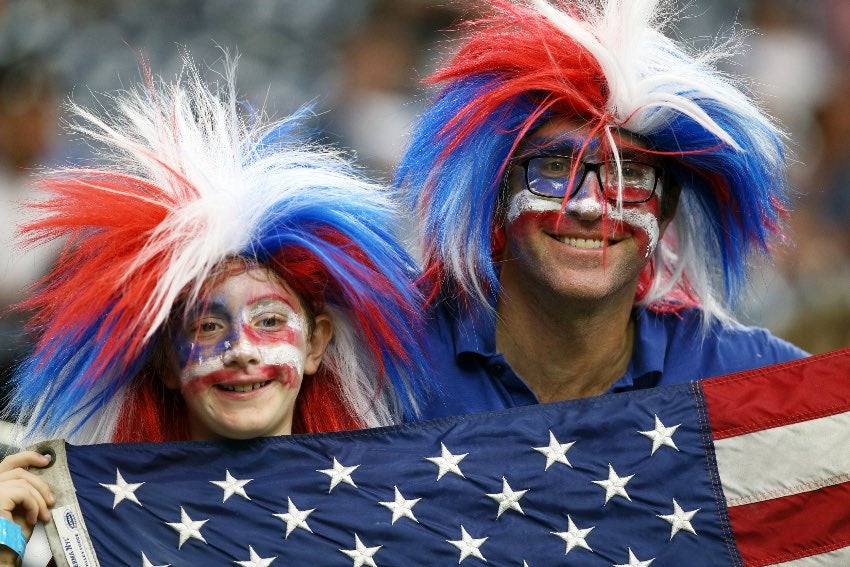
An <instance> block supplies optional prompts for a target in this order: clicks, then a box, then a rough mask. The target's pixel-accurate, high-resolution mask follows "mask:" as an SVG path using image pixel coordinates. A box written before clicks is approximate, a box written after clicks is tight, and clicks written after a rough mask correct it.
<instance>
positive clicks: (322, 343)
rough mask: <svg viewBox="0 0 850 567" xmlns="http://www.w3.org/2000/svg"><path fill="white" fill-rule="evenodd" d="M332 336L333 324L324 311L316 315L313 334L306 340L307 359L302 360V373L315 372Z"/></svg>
mask: <svg viewBox="0 0 850 567" xmlns="http://www.w3.org/2000/svg"><path fill="white" fill-rule="evenodd" d="M333 336H334V324H333V321H332V320H331V318H330V317H328V316H327V315H325V314H324V313H322V314H319V315H316V321H315V325H314V326H313V335H312V336H311V337H310V339H309V340H308V342H307V359H306V360H305V361H304V374H307V375H310V374H315V373H316V370H318V369H319V365H320V364H321V363H322V357H323V356H324V355H325V349H327V348H328V344H329V343H330V342H331V338H332V337H333Z"/></svg>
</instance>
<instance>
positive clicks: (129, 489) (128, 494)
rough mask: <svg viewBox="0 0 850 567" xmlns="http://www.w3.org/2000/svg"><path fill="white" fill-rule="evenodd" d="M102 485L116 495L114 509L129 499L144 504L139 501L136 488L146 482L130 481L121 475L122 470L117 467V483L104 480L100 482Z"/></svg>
mask: <svg viewBox="0 0 850 567" xmlns="http://www.w3.org/2000/svg"><path fill="white" fill-rule="evenodd" d="M98 484H100V485H101V486H102V487H104V488H106V489H107V490H109V491H110V492H111V493H112V494H114V495H115V498H114V499H113V501H112V509H113V510H114V509H115V507H116V506H118V504H120V503H121V502H123V501H124V500H129V501H130V502H135V503H136V504H138V505H139V506H141V505H142V503H141V502H139V499H138V498H137V497H136V494H135V492H136V490H137V489H138V488H139V487H140V486H141V485H143V484H144V482H136V483H129V482H127V481H126V480H124V477H123V476H121V471H119V470H118V469H115V484H104V483H102V482H100V483H98Z"/></svg>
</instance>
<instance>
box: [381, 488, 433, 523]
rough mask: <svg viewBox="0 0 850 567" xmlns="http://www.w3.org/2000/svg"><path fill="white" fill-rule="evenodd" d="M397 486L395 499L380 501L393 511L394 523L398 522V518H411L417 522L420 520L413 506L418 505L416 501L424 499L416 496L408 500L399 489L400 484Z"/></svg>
mask: <svg viewBox="0 0 850 567" xmlns="http://www.w3.org/2000/svg"><path fill="white" fill-rule="evenodd" d="M393 488H395V500H393V501H392V502H378V504H380V505H381V506H386V507H387V508H389V509H390V510H392V512H393V521H392V523H393V524H394V523H396V520H399V519H400V518H402V517H404V518H410V519H411V520H413V521H414V522H416V523H417V524H418V523H419V520H417V519H416V516H414V515H413V507H414V506H416V503H417V502H419V501H420V500H422V499H421V498H414V499H412V500H407V499H405V498H404V496H402V495H401V492H399V490H398V486H394V487H393Z"/></svg>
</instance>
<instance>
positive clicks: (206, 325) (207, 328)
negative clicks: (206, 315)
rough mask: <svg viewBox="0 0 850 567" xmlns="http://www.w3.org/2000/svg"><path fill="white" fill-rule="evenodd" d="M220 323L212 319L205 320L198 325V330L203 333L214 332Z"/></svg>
mask: <svg viewBox="0 0 850 567" xmlns="http://www.w3.org/2000/svg"><path fill="white" fill-rule="evenodd" d="M218 327H219V325H218V323H213V322H212V321H205V322H203V323H201V324H200V325H198V330H199V331H201V332H202V333H214V332H215V331H216V330H217V329H218Z"/></svg>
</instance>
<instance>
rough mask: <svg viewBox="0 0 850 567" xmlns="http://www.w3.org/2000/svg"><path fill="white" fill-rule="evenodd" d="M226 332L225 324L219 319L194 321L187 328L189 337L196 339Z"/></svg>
mask: <svg viewBox="0 0 850 567" xmlns="http://www.w3.org/2000/svg"><path fill="white" fill-rule="evenodd" d="M223 330H224V324H223V323H222V322H221V321H219V320H218V319H212V318H202V319H196V320H195V321H192V322H191V323H190V324H189V325H188V327H187V331H188V332H187V335H188V336H190V337H194V338H205V337H210V336H212V335H216V334H218V333H220V332H221V331H223Z"/></svg>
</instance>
